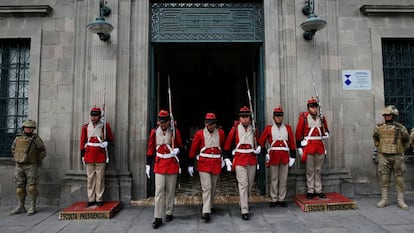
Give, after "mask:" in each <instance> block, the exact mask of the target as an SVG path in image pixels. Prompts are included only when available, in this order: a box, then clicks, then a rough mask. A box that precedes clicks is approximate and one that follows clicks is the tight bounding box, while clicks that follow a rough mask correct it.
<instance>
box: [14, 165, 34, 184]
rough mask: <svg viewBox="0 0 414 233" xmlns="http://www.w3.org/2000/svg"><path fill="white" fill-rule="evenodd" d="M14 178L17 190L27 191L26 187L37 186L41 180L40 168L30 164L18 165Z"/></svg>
mask: <svg viewBox="0 0 414 233" xmlns="http://www.w3.org/2000/svg"><path fill="white" fill-rule="evenodd" d="M14 178H15V180H16V185H17V188H22V189H25V188H26V185H36V184H37V183H38V180H39V166H38V165H37V164H30V163H16V168H15V171H14Z"/></svg>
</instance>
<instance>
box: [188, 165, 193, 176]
mask: <svg viewBox="0 0 414 233" xmlns="http://www.w3.org/2000/svg"><path fill="white" fill-rule="evenodd" d="M188 174H189V175H190V176H193V175H194V167H193V166H189V167H188Z"/></svg>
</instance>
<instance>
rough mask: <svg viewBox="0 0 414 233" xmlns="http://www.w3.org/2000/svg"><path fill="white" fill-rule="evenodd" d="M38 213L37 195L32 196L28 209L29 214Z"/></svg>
mask: <svg viewBox="0 0 414 233" xmlns="http://www.w3.org/2000/svg"><path fill="white" fill-rule="evenodd" d="M35 213H36V197H30V206H29V209H28V210H27V214H26V215H27V216H30V215H33V214H35Z"/></svg>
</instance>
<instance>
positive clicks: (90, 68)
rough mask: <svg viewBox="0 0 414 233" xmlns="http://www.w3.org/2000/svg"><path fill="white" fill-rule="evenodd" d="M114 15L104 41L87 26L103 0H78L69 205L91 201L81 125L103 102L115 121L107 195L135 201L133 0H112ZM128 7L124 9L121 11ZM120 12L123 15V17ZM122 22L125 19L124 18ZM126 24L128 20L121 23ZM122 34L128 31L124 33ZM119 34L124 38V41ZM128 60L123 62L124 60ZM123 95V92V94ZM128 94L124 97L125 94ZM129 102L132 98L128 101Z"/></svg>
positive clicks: (65, 189) (64, 199)
mask: <svg viewBox="0 0 414 233" xmlns="http://www.w3.org/2000/svg"><path fill="white" fill-rule="evenodd" d="M106 3H107V6H108V7H110V8H111V14H110V15H109V16H108V17H107V18H105V20H106V21H107V22H109V23H111V24H112V26H113V27H114V30H113V31H112V32H111V38H110V40H109V41H107V42H104V41H101V40H100V39H99V37H98V36H97V35H96V34H93V33H91V32H89V31H88V29H87V27H86V25H87V24H88V23H90V22H92V21H93V20H95V18H96V17H97V16H98V15H99V1H76V2H75V7H74V8H75V10H74V21H75V23H74V32H73V33H74V35H76V36H75V37H74V38H75V39H74V50H75V58H76V59H75V60H74V87H73V115H72V119H73V121H72V122H73V130H72V137H71V151H72V153H70V158H69V164H68V166H66V167H68V170H67V171H66V172H65V176H64V178H63V185H62V190H61V198H60V203H61V206H65V205H69V204H71V203H73V202H75V201H80V200H86V199H87V195H86V174H85V169H84V167H83V165H82V164H81V162H80V148H79V138H80V133H81V132H80V131H81V126H82V125H83V124H85V123H87V122H88V121H89V111H90V108H91V107H94V106H96V107H101V108H102V107H103V104H104V103H105V118H106V120H107V122H109V123H110V124H111V128H112V131H113V134H114V138H115V145H114V147H112V148H111V150H110V151H109V157H110V162H109V164H108V166H107V170H106V190H105V195H104V201H105V200H120V201H122V202H124V203H125V204H129V202H130V199H131V198H130V197H131V175H130V172H129V170H128V169H129V167H128V162H127V161H128V153H124V151H128V145H129V143H128V140H127V139H126V138H127V136H126V135H127V134H128V132H127V130H125V129H124V128H125V127H124V125H123V124H126V125H128V118H127V117H125V116H127V113H128V98H125V97H124V95H128V92H127V91H126V92H125V90H128V80H129V70H128V68H126V69H125V67H121V69H118V66H122V65H124V64H125V63H126V64H127V65H128V62H127V58H125V57H128V56H129V50H128V51H125V50H122V49H120V48H125V47H127V48H128V46H129V37H128V36H124V35H123V34H125V33H127V32H128V29H129V25H130V20H129V19H130V17H128V16H129V15H130V11H129V8H128V6H125V5H126V4H127V5H128V4H129V5H130V1H120V2H118V1H116V0H108V1H106ZM121 10H123V12H120V11H121ZM120 15H122V16H123V17H122V18H121V17H120ZM118 22H119V23H118ZM120 23H122V24H125V25H122V27H121V25H119V24H120ZM121 33H122V35H121ZM118 38H122V39H121V40H118ZM120 64H122V65H120ZM119 95H121V96H120V97H119ZM120 98H122V99H123V101H120V100H119V99H120ZM125 102H126V103H125Z"/></svg>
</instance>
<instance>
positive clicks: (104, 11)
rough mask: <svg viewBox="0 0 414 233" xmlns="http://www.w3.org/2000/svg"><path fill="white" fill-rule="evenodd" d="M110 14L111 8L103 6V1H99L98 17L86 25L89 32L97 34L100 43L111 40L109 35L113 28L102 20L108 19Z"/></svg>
mask: <svg viewBox="0 0 414 233" xmlns="http://www.w3.org/2000/svg"><path fill="white" fill-rule="evenodd" d="M110 14H111V8H109V7H108V6H106V5H105V3H104V0H100V1H99V17H98V18H96V19H95V21H93V22H91V23H89V24H88V25H87V28H88V29H89V31H91V32H93V33H96V34H98V36H99V39H100V40H102V41H108V40H109V39H110V38H111V35H110V33H111V32H112V30H113V29H114V27H113V26H112V25H111V24H110V23H108V22H106V21H105V19H104V17H108V16H109V15H110Z"/></svg>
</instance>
